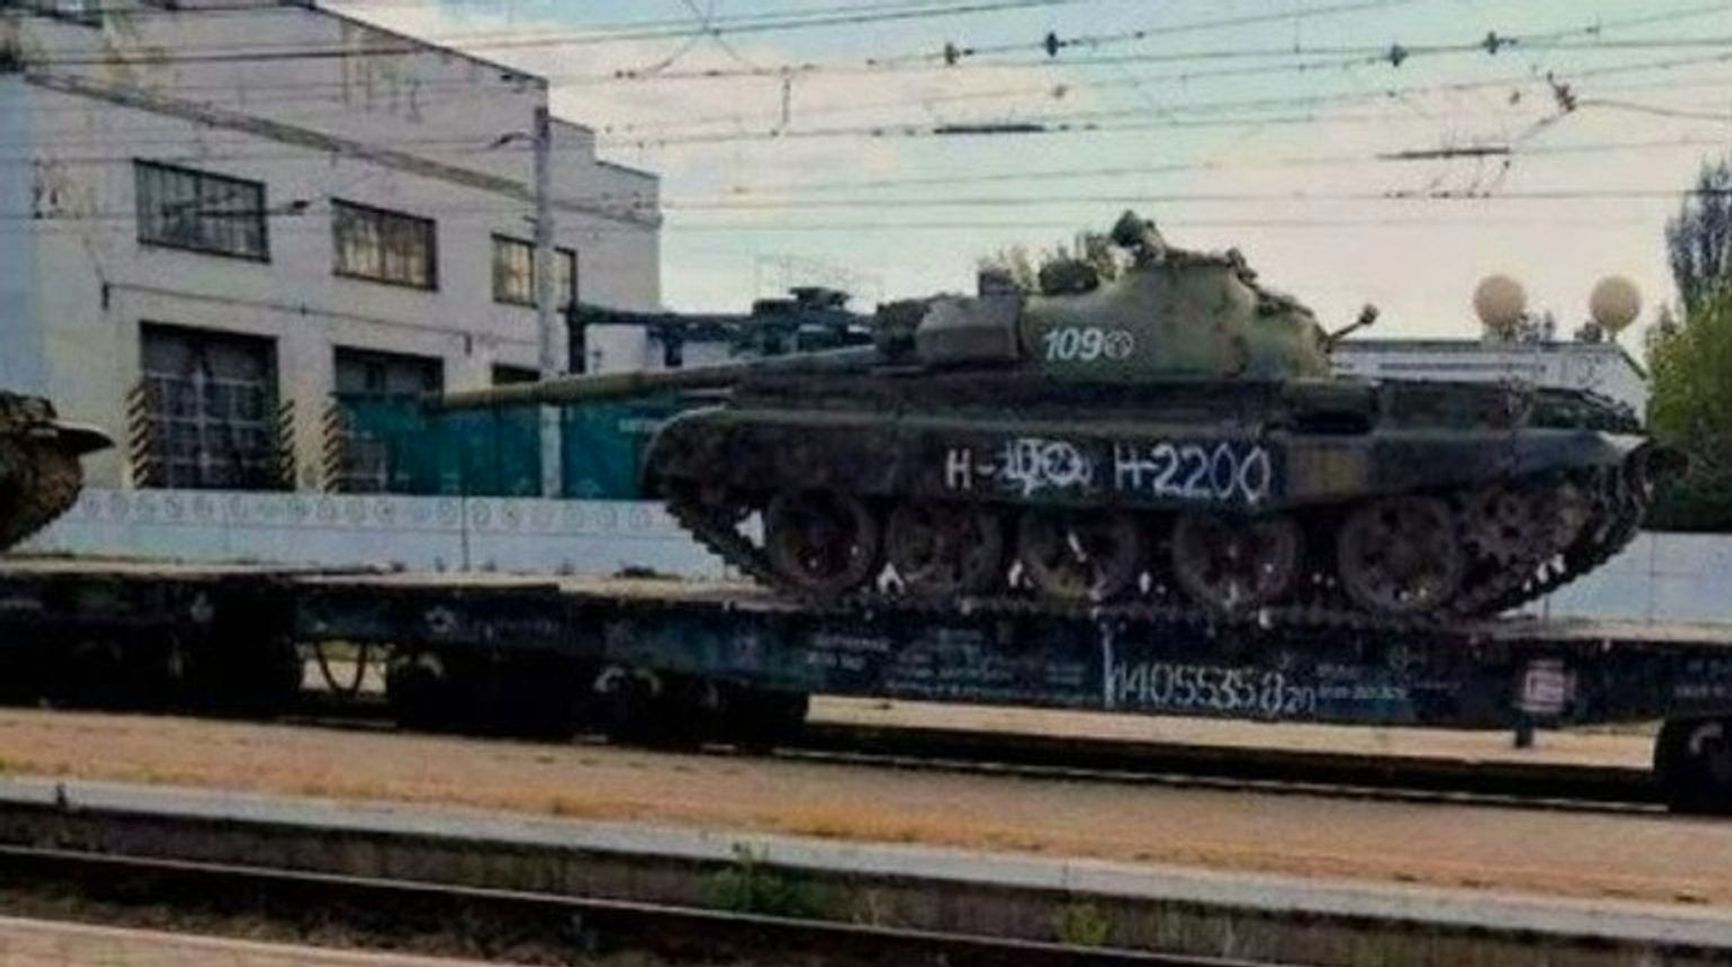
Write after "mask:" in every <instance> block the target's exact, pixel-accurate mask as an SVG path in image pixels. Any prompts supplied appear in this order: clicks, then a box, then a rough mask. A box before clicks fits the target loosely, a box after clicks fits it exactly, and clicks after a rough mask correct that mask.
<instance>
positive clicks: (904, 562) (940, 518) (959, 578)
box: [884, 503, 1005, 597]
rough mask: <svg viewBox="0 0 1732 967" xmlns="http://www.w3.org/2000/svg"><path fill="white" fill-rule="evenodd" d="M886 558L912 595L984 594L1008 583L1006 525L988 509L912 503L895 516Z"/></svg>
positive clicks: (888, 531) (888, 534)
mask: <svg viewBox="0 0 1732 967" xmlns="http://www.w3.org/2000/svg"><path fill="white" fill-rule="evenodd" d="M884 555H885V557H886V558H887V559H888V560H889V563H890V566H891V567H893V568H895V569H896V575H897V577H899V578H901V579H902V583H903V585H904V586H905V587H906V588H907V589H908V592H909V593H911V594H915V595H920V596H930V597H944V596H949V595H955V594H979V593H981V592H983V591H989V590H991V589H992V588H993V587H994V586H996V585H997V584H998V583H999V582H1000V581H1001V580H1003V578H1004V571H1005V565H1004V525H1003V522H1002V521H1000V519H999V517H998V515H997V514H995V513H993V512H992V511H990V510H988V509H986V508H984V507H969V506H958V505H955V504H927V503H906V504H902V505H900V506H898V507H897V508H896V509H895V510H894V511H892V512H891V514H890V522H889V524H888V525H886V527H885V531H884Z"/></svg>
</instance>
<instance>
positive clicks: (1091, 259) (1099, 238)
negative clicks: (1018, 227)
mask: <svg viewBox="0 0 1732 967" xmlns="http://www.w3.org/2000/svg"><path fill="white" fill-rule="evenodd" d="M1077 263H1080V264H1082V265H1085V266H1087V267H1088V268H1090V269H1093V270H1094V271H1095V274H1096V276H1097V277H1098V278H1100V279H1101V280H1102V281H1105V280H1108V279H1116V278H1118V276H1119V273H1121V272H1123V271H1124V269H1125V262H1124V258H1123V256H1122V255H1120V254H1119V251H1118V250H1117V249H1116V248H1115V247H1114V246H1113V244H1112V240H1111V239H1109V238H1108V237H1107V235H1106V234H1105V233H1104V232H1078V233H1077V235H1076V238H1075V239H1074V240H1073V241H1072V242H1071V243H1070V244H1069V245H1066V244H1064V243H1060V244H1058V245H1055V246H1053V247H1052V248H1049V249H1046V250H1044V251H1042V252H1039V253H1038V254H1036V253H1031V252H1030V251H1029V250H1028V248H1027V247H1026V246H1022V245H1015V246H1012V247H1010V248H1006V249H999V250H998V251H997V252H994V253H993V254H991V255H989V256H987V257H986V258H983V259H981V260H980V268H981V269H982V270H997V271H1001V272H1006V273H1008V274H1009V275H1010V278H1011V280H1012V281H1014V282H1015V283H1016V286H1017V288H1019V289H1021V290H1023V291H1024V292H1040V291H1043V290H1045V289H1047V288H1048V286H1047V285H1043V284H1042V281H1041V280H1042V277H1043V276H1046V277H1048V278H1051V277H1052V275H1053V273H1055V272H1061V271H1063V270H1064V269H1065V268H1067V267H1069V266H1071V265H1074V264H1077Z"/></svg>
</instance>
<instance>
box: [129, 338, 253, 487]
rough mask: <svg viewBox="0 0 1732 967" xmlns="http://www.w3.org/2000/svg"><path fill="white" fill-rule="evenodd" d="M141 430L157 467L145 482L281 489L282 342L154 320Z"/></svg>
mask: <svg viewBox="0 0 1732 967" xmlns="http://www.w3.org/2000/svg"><path fill="white" fill-rule="evenodd" d="M141 343H142V355H143V369H144V387H143V389H144V393H143V397H142V400H143V404H144V406H143V409H142V411H141V412H140V413H139V414H138V417H137V418H138V419H140V420H142V421H143V422H142V424H141V426H140V427H135V428H134V429H135V430H137V429H144V430H145V431H146V432H145V433H144V434H143V436H142V438H143V439H146V440H148V441H149V453H148V457H147V461H148V466H149V472H147V473H143V474H141V475H140V477H141V480H140V485H141V486H146V487H172V488H192V489H220V490H274V489H277V488H278V487H280V486H281V481H280V479H279V476H278V461H279V449H278V447H279V444H280V436H279V431H278V427H277V371H276V347H275V345H274V344H272V343H271V342H270V341H269V340H266V339H258V338H254V337H250V336H238V335H231V334H228V333H219V332H210V331H206V330H200V329H186V328H182V327H179V326H161V325H154V324H146V325H144V326H143V327H142V338H141Z"/></svg>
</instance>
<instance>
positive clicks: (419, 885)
mask: <svg viewBox="0 0 1732 967" xmlns="http://www.w3.org/2000/svg"><path fill="white" fill-rule="evenodd" d="M333 835H337V834H336V832H335V831H333ZM55 892H71V893H72V894H73V895H76V896H78V897H79V898H80V899H81V902H82V903H84V904H87V905H88V906H87V908H86V909H87V912H89V913H95V914H98V915H100V916H102V917H103V918H104V919H105V921H107V922H113V921H114V920H115V919H119V920H121V921H122V922H125V921H127V920H129V919H136V918H138V917H139V916H141V915H147V916H148V917H149V918H150V919H151V920H152V921H153V922H155V923H157V924H159V925H160V923H161V921H162V920H163V919H164V917H165V915H166V916H167V917H168V918H169V919H171V920H172V919H173V918H174V917H176V916H179V917H181V918H185V920H191V921H192V922H195V923H198V924H199V925H201V927H202V928H203V929H204V930H206V931H208V930H210V929H212V928H213V927H214V928H217V929H219V930H220V928H221V926H222V925H223V924H225V923H226V924H228V925H229V926H230V929H231V930H232V929H234V928H236V927H238V925H239V924H240V923H241V922H242V921H245V922H246V923H247V927H248V929H249V930H250V931H253V932H256V931H257V930H258V929H259V925H260V922H261V921H262V922H263V923H265V924H266V925H268V926H269V927H270V928H271V930H272V932H273V933H277V932H287V933H288V934H290V935H295V934H301V935H303V936H304V935H306V934H308V933H312V932H315V931H314V930H313V929H312V928H314V927H315V926H316V927H317V928H318V929H317V931H316V932H317V933H319V934H320V935H322V936H324V937H326V938H329V937H330V936H331V935H332V933H333V932H339V933H340V934H341V935H342V936H343V937H344V938H345V940H346V941H347V942H348V944H351V945H354V946H379V947H401V946H404V945H414V946H423V947H424V946H426V945H427V944H428V943H430V942H431V943H433V944H434V945H435V947H436V948H437V947H441V946H443V947H445V948H447V949H455V950H461V951H463V952H466V953H469V954H471V955H474V954H476V953H479V954H481V955H483V956H502V955H510V956H512V957H513V958H514V959H515V958H517V957H524V956H527V957H529V958H530V959H531V960H532V961H533V962H538V963H571V962H575V961H576V960H577V959H578V958H580V957H581V958H589V957H597V956H600V955H606V954H615V953H628V952H629V953H634V954H638V955H640V956H643V955H648V956H652V957H656V958H659V959H661V960H663V961H665V962H668V963H673V964H688V963H691V964H696V963H702V964H727V963H742V964H745V963H750V964H768V965H775V964H802V965H838V967H841V965H856V964H858V965H868V964H874V965H876V964H899V965H910V967H915V965H921V964H932V965H945V967H965V965H980V967H996V965H1006V967H1010V965H1017V967H1048V965H1050V967H1097V965H1098V967H1116V965H1150V967H1253V962H1251V961H1242V960H1226V959H1221V958H1215V957H1199V956H1184V955H1170V954H1159V953H1152V952H1147V951H1137V950H1128V949H1116V948H1107V947H1098V946H1082V945H1075V944H1062V943H1041V942H1035V941H1028V940H1015V939H1008V938H1004V937H989V936H979V935H970V934H961V933H946V932H937V931H930V930H910V929H899V928H893V927H883V926H870V925H861V924H854V923H840V922H834V921H827V920H810V919H796V918H791V917H778V916H765V915H760V914H751V913H737V912H729V911H723V910H714V909H702V908H695V907H680V906H668V905H661V904H650V903H636V902H626V901H620V900H602V899H591V898H583V897H574V896H566V895H559V894H552V893H536V892H524V891H516V890H500V889H484V888H477V887H465V886H454V885H449V884H442V883H429V882H420V881H411V880H392V879H378V878H370V877H358V876H343V875H333V874H325V873H311V872H305V871H297V870H287V869H280V868H273V867H266V866H259V865H235V864H226V863H209V862H193V861H184V860H173V859H163V858H158V857H140V856H117V855H101V854H95V853H90V852H82V851H77V850H67V849H53V848H38V847H25V846H0V902H5V903H7V904H8V905H10V906H14V907H16V906H18V905H20V904H19V896H20V895H21V894H24V895H40V894H43V893H55ZM140 910H146V911H148V913H147V914H140V913H139V912H138V911H140ZM129 911H130V912H131V913H130V916H129ZM185 920H183V921H182V922H185ZM1257 963H1260V964H1265V965H1267V964H1269V963H1270V962H1269V961H1261V962H1257Z"/></svg>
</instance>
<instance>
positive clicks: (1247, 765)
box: [286, 705, 1666, 814]
mask: <svg viewBox="0 0 1732 967" xmlns="http://www.w3.org/2000/svg"><path fill="white" fill-rule="evenodd" d="M372 713H373V714H370V715H365V716H360V715H355V714H353V710H351V713H350V714H341V713H340V712H339V711H338V710H336V709H330V710H327V711H326V712H325V713H324V714H320V715H313V716H294V717H290V718H289V719H287V720H286V721H289V722H292V723H296V724H303V725H308V726H313V727H320V728H335V729H360V730H366V731H388V730H391V729H394V728H396V727H397V726H396V725H395V724H394V723H393V722H392V720H391V718H390V716H389V712H388V710H387V709H385V708H384V707H383V706H382V705H381V706H377V707H375V708H374V709H372ZM577 741H579V742H586V743H597V744H607V743H609V741H610V740H609V739H608V738H607V737H606V736H605V735H603V734H601V733H587V734H584V735H581V736H579V737H578V739H577ZM674 748H675V749H676V750H684V751H689V752H694V753H698V754H711V755H757V756H767V757H771V758H778V759H784V760H789V761H795V762H809V763H819V764H833V765H851V766H867V767H873V768H882V769H889V770H900V771H913V772H940V773H944V772H948V773H959V774H974V775H999V776H1006V777H1020V778H1029V779H1062V780H1067V781H1076V782H1103V783H1121V784H1129V785H1147V786H1161V787H1168V788H1204V789H1219V790H1223V791H1247V792H1260V793H1276V794H1290V795H1310V796H1328V797H1336V798H1347V799H1365V800H1380V801H1389V802H1414V803H1450V804H1456V805H1482V806H1497V807H1505V808H1519V809H1541V810H1552V811H1564V812H1589V813H1608V814H1655V813H1663V812H1665V810H1666V807H1665V805H1664V803H1663V802H1662V801H1661V796H1660V791H1659V789H1658V788H1657V787H1656V785H1655V783H1654V782H1653V780H1652V777H1651V776H1650V775H1649V773H1648V772H1646V771H1645V770H1639V769H1632V768H1628V767H1620V766H1593V765H1570V764H1561V763H1512V762H1507V761H1505V762H1487V761H1473V760H1467V759H1450V758H1438V757H1419V756H1374V755H1365V754H1360V753H1351V752H1329V751H1295V750H1281V749H1269V748H1244V747H1222V746H1211V745H1189V744H1184V743H1178V742H1147V741H1136V740H1129V739H1106V738H1098V737H1077V736H1065V735H1036V734H1030V733H1006V732H1001V731H994V730H981V731H968V730H963V729H957V728H923V727H916V726H903V725H895V726H878V725H859V724H853V723H840V722H826V721H816V722H810V723H808V724H807V725H806V726H805V727H804V728H802V729H801V730H800V732H799V734H798V735H796V736H792V737H790V738H789V739H788V740H786V741H784V742H780V743H777V744H775V745H773V746H771V747H768V748H764V749H759V750H745V749H741V748H739V747H736V746H730V745H725V744H692V745H688V746H679V747H674Z"/></svg>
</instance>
